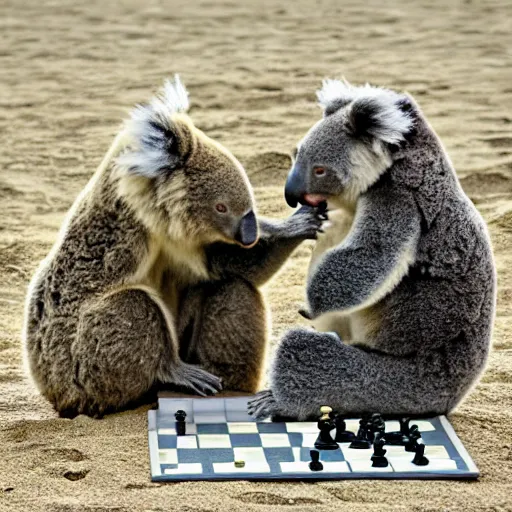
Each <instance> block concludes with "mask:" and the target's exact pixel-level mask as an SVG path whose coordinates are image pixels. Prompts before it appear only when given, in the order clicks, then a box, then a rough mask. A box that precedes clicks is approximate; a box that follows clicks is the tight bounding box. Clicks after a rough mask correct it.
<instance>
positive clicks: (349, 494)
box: [0, 0, 512, 512]
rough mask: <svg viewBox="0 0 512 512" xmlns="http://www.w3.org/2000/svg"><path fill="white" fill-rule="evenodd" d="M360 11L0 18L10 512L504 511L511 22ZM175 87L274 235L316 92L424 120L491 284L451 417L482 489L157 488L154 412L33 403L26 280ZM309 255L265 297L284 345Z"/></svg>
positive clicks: (456, 5) (267, 7)
mask: <svg viewBox="0 0 512 512" xmlns="http://www.w3.org/2000/svg"><path fill="white" fill-rule="evenodd" d="M114 4H116V5H114ZM117 4H119V5H117ZM360 4H361V5H359V2H355V1H354V2H339V1H335V0H322V1H318V2H314V3H313V2H307V1H305V0H296V1H294V2H282V3H280V4H278V3H272V2H267V1H253V2H235V1H230V0H223V1H219V2H217V1H214V0H209V1H207V0H205V1H202V2H194V1H192V0H189V1H184V0H181V1H174V2H167V3H164V2H157V1H154V0H147V1H131V2H128V1H127V2H123V3H122V5H121V3H120V2H119V3H117V2H116V3H115V2H107V1H101V2H100V1H97V0H94V1H87V2H79V1H66V2H61V1H51V2H50V1H48V2H41V1H39V0H37V1H36V0H23V1H21V0H19V1H17V2H16V1H3V2H1V5H0V41H1V46H0V77H1V80H0V84H1V85H0V205H1V207H0V208H1V210H0V211H1V215H0V429H1V430H0V510H15V511H18V510H19V511H33V510H34V511H38V510H44V511H46V512H48V511H59V512H65V511H66V512H68V511H82V510H86V511H100V510H113V511H114V510H115V511H118V512H121V511H123V512H124V511H143V510H145V511H163V510H176V511H181V512H191V511H201V512H212V511H217V510H231V511H233V512H235V511H244V512H250V511H267V510H277V511H279V510H281V511H289V512H295V511H303V510H311V511H315V512H323V511H328V510H329V511H331V510H345V509H346V510H351V511H352V512H357V511H365V512H367V511H370V510H371V511H379V512H380V511H390V510H403V511H411V510H412V511H441V510H443V511H446V510H449V511H466V510H479V511H484V510H485V511H491V510H492V511H504V510H512V436H511V431H512V427H511V425H512V336H511V334H512V251H511V247H512V144H511V143H512V112H511V106H512V72H511V65H512V52H511V48H512V37H511V34H510V28H511V25H510V23H511V16H512V4H510V3H509V2H507V1H506V0H503V1H499V0H496V1H476V0H466V1H456V0H450V1H441V0H439V1H435V2H432V1H428V2H427V1H425V2H419V1H414V2H410V1H405V0H400V1H398V2H393V3H392V5H393V7H388V6H387V5H386V2H383V1H382V0H380V1H377V0H367V1H366V2H361V3H360ZM389 4H390V5H391V2H389ZM175 72H179V73H181V75H182V78H183V80H184V81H185V83H186V84H187V86H188V88H189V90H190V93H191V98H192V103H193V108H192V116H193V118H194V119H195V120H196V123H197V125H198V126H199V127H201V128H202V129H204V130H205V131H206V132H207V133H208V134H209V135H211V136H213V137H215V138H217V139H218V140H219V141H221V142H222V143H224V144H226V145H227V146H228V147H229V148H230V149H231V150H232V151H233V152H234V153H235V154H236V155H237V156H238V157H239V158H240V160H241V161H242V163H243V164H244V165H245V166H246V168H247V169H248V171H249V172H250V175H251V179H252V181H253V184H254V186H255V188H256V196H257V200H258V203H259V209H260V212H261V213H262V214H265V215H269V216H285V215H288V214H289V213H290V210H289V209H288V208H287V206H286V205H285V203H284V200H283V194H282V190H283V183H284V177H285V175H286V172H287V169H288V168H289V165H290V159H289V156H288V155H289V152H290V150H291V148H292V147H293V146H294V145H295V143H296V142H297V141H298V140H299V139H300V137H301V136H302V135H303V134H304V133H305V131H306V130H307V129H308V128H309V127H310V126H311V125H312V124H313V123H314V122H316V120H317V119H319V116H320V111H319V109H318V108H317V106H316V104H315V96H314V91H315V89H316V88H317V87H318V85H319V83H320V80H321V79H322V78H323V77H326V76H334V77H339V76H341V75H345V76H346V77H347V78H348V79H349V80H351V81H354V82H356V83H361V82H366V81H371V82H373V83H375V84H379V85H387V86H391V87H395V88H398V89H406V90H408V91H409V92H410V93H412V94H413V95H414V96H415V97H416V98H417V100H418V101H419V102H420V104H421V105H422V107H423V109H424V111H425V113H426V115H427V116H428V118H429V119H430V121H431V122H432V124H433V126H434V127H435V129H436V130H437V131H438V133H439V134H440V136H441V138H442V139H443V141H444V144H445V145H446V148H447V149H448V151H449V153H450V155H451V158H452V160H453V162H454V164H455V166H456V168H457V170H458V173H459V177H460V179H461V183H462V185H463V187H464V189H465V190H466V192H467V193H468V194H469V196H470V197H471V199H472V200H473V201H474V202H475V203H476V205H477V206H478V208H479V209H480V211H481V212H482V214H483V215H484V217H485V219H486V220H487V222H488V223H489V226H490V230H491V235H492V240H493V244H494V249H495V253H496V259H497V266H498V271H499V297H498V310H497V318H496V325H495V332H494V338H493V352H492V355H491V357H490V360H489V365H488V369H487V371H486V373H485V375H484V376H483V379H482V381H481V382H480V384H479V385H478V386H477V387H476V389H475V390H474V392H473V393H472V394H471V396H470V397H469V398H468V399H467V400H466V401H465V402H464V403H463V404H462V405H461V406H460V407H459V408H458V409H457V411H456V412H455V413H454V414H453V415H452V416H451V421H452V423H453V425H454V426H455V428H456V430H457V432H458V434H459V436H460V438H461V439H462V440H463V442H464V444H465V446H466V447H467V449H468V450H469V452H470V453H471V454H472V455H473V457H474V459H475V461H476V463H477V465H478V466H479V468H480V470H481V478H480V480H479V481H478V482H472V483H464V482H400V481H393V482H391V481H384V482H379V481H370V482H367V481H352V482H350V481H348V482H347V481H345V482H342V481H340V482H323V483H317V484H307V483H301V482H298V483H250V482H232V483H229V482H227V483H182V484H175V485H160V484H154V483H151V482H150V480H149V463H148V448H147V439H146V435H147V430H146V428H147V426H146V411H147V407H146V408H144V407H143V408H140V409H138V410H136V411H129V412H125V413H122V414H116V415H112V416H109V417H107V418H105V419H103V420H92V419H89V418H87V417H78V418H76V419H74V420H65V419H59V418H57V416H56V414H55V413H54V412H53V411H52V409H51V407H50V406H49V405H48V404H47V403H46V402H45V400H44V399H42V398H41V397H39V396H38V395H37V394H36V393H35V392H34V390H33V388H32V387H31V386H30V384H29V383H28V381H27V380H26V379H25V377H24V373H23V368H22V358H21V350H20V348H21V347H20V330H21V326H22V316H23V301H24V295H25V291H26V286H27V283H28V281H29V278H30V276H31V274H32V273H33V271H34V269H35V268H36V266H37V264H38V262H39V261H40V260H41V259H42V258H43V257H44V256H45V255H46V253H47V252H48V250H49V248H50V246H51V244H52V243H53V241H54V240H55V238H56V235H57V231H58V229H59V226H60V224H61V222H62V220H63V217H64V215H65V212H66V211H67V209H68V208H69V206H70V205H71V203H72V201H73V200H74V198H75V196H76V195H77V193H78V192H79V191H80V189H81V188H82V187H83V186H84V185H85V183H86V182H87V180H88V179H89V177H90V176H91V174H92V173H93V171H94V169H95V167H96V166H97V165H98V164H99V162H100V160H101V158H102V156H103V154H104V153H105V151H106V149H107V148H108V146H109V144H110V142H111V140H112V138H113V136H114V134H115V133H116V130H117V129H118V126H119V123H120V121H121V120H122V119H123V118H124V116H125V115H126V112H127V111H128V109H129V108H130V106H131V105H132V104H133V103H135V102H137V101H143V100H145V99H147V98H148V97H149V96H150V95H151V93H152V92H153V91H154V90H155V89H156V88H158V86H160V85H161V83H162V81H163V80H164V78H166V77H168V76H171V75H172V74H173V73H175ZM310 252H311V246H310V245H308V244H304V245H303V246H301V248H300V249H298V250H297V251H296V253H295V254H294V256H293V258H292V259H291V260H290V261H289V263H288V265H287V266H286V268H285V269H284V270H283V271H282V272H281V273H280V274H279V275H278V276H277V277H276V278H275V279H274V280H273V281H272V282H271V283H270V284H269V286H267V288H266V293H267V296H268V299H269V302H270V305H271V307H272V313H273V331H272V340H271V343H272V345H273V346H275V344H276V343H277V341H278V340H279V337H280V336H281V334H282V333H283V332H284V331H285V330H286V329H287V328H289V327H290V326H293V325H296V324H298V323H300V318H299V316H298V315H297V313H296V311H297V309H298V307H299V305H300V304H301V302H302V297H303V290H304V275H305V270H306V268H307V262H308V258H309V255H310ZM270 355H271V352H270Z"/></svg>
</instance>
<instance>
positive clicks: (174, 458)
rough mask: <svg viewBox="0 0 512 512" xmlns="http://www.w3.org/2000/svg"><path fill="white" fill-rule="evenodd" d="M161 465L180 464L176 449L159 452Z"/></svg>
mask: <svg viewBox="0 0 512 512" xmlns="http://www.w3.org/2000/svg"><path fill="white" fill-rule="evenodd" d="M158 462H160V464H178V451H177V450H176V449H169V450H158Z"/></svg>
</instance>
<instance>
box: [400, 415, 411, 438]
mask: <svg viewBox="0 0 512 512" xmlns="http://www.w3.org/2000/svg"><path fill="white" fill-rule="evenodd" d="M409 421H411V419H410V418H400V419H399V420H398V423H400V433H401V434H402V435H403V436H405V437H409V432H410V428H409Z"/></svg>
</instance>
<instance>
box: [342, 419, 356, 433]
mask: <svg viewBox="0 0 512 512" xmlns="http://www.w3.org/2000/svg"><path fill="white" fill-rule="evenodd" d="M345 425H346V429H347V430H348V431H349V432H352V433H354V434H357V431H358V430H359V420H345Z"/></svg>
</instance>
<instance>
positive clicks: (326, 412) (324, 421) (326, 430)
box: [315, 405, 339, 450]
mask: <svg viewBox="0 0 512 512" xmlns="http://www.w3.org/2000/svg"><path fill="white" fill-rule="evenodd" d="M320 412H321V413H322V416H321V417H320V419H319V420H318V429H319V430H320V433H319V434H318V437H317V438H316V441H315V448H317V449H318V450H337V449H338V448H339V447H338V443H337V442H336V441H335V440H334V439H333V438H332V437H331V430H332V429H333V428H334V423H333V421H332V419H331V416H330V413H331V412H332V409H331V408H330V407H328V406H327V405H325V406H323V407H321V408H320Z"/></svg>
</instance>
